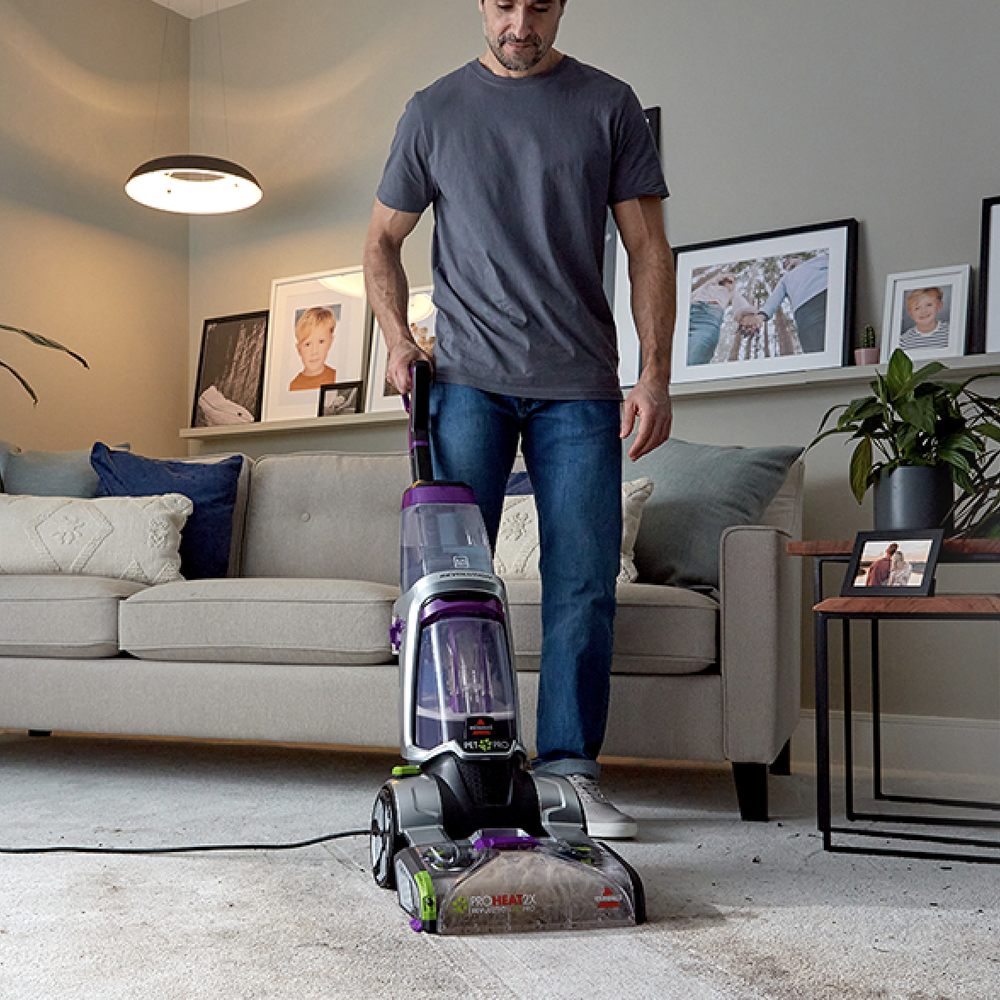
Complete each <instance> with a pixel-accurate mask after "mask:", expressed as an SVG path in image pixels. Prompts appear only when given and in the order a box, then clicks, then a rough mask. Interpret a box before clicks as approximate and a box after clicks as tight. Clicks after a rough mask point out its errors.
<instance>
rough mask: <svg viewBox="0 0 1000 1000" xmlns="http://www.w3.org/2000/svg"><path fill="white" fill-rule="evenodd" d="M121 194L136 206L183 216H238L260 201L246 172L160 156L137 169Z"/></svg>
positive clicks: (209, 161)
mask: <svg viewBox="0 0 1000 1000" xmlns="http://www.w3.org/2000/svg"><path fill="white" fill-rule="evenodd" d="M125 193H126V194H127V195H128V196H129V197H130V198H132V199H133V200H134V201H137V202H139V204H140V205H148V206H149V207H150V208H158V209H161V210H162V211H164V212H178V213H181V214H185V215H218V214H221V213H223V212H239V211H242V210H243V209H244V208H250V207H251V206H252V205H256V204H257V202H258V201H260V199H261V198H262V197H263V192H262V191H261V188H260V184H258V183H257V178H255V177H254V175H253V174H251V173H250V171H249V170H246V169H245V168H243V167H241V166H240V165H239V164H237V163H232V162H230V161H229V160H220V159H218V158H217V157H214V156H195V155H182V156H161V157H160V158H159V159H156V160H150V161H149V162H148V163H144V164H143V165H142V166H141V167H137V168H136V169H135V170H134V171H133V172H132V175H131V176H130V177H129V179H128V181H126V183H125Z"/></svg>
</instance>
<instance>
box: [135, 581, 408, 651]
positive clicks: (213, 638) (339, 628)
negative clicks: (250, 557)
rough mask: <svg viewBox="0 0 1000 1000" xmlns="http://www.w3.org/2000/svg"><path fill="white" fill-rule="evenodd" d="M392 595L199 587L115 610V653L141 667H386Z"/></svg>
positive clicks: (219, 584) (288, 584) (329, 584)
mask: <svg viewBox="0 0 1000 1000" xmlns="http://www.w3.org/2000/svg"><path fill="white" fill-rule="evenodd" d="M398 596H399V589H398V588H397V587H391V586H387V585H385V584H379V583H366V582H363V581H362V582H359V581H355V580H316V579H308V580H306V579H268V578H262V579H255V580H253V579H243V580H233V579H226V580H198V581H194V582H184V583H178V584H167V585H166V586H163V587H154V588H152V589H150V590H147V591H143V592H142V593H139V594H136V595H135V597H133V598H131V599H130V600H128V601H126V602H125V603H124V604H123V605H122V608H121V647H122V649H123V650H124V651H125V652H128V653H131V654H132V655H133V656H138V657H142V658H144V659H155V660H208V661H221V662H226V663H320V664H327V663H330V664H333V663H343V664H354V663H387V662H389V661H391V660H392V654H391V652H390V650H389V638H388V636H389V624H390V621H391V618H392V605H393V602H394V601H395V600H396V598H397V597H398Z"/></svg>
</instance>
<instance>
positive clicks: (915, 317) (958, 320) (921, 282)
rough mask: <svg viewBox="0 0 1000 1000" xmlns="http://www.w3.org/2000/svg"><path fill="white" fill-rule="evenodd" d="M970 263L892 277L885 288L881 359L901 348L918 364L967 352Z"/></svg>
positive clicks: (886, 359) (909, 272) (886, 358)
mask: <svg viewBox="0 0 1000 1000" xmlns="http://www.w3.org/2000/svg"><path fill="white" fill-rule="evenodd" d="M971 270H972V269H971V268H970V267H969V265H968V264H961V265H959V266H957V267H938V268H933V269H931V270H929V271H907V272H904V273H901V274H890V275H889V277H888V278H887V279H886V283H885V307H884V311H883V316H882V353H881V360H882V361H888V360H889V358H890V357H891V355H892V352H893V351H894V350H895V349H896V348H897V347H902V348H903V350H904V351H906V353H907V354H908V355H909V356H910V357H911V358H913V359H914V360H915V361H919V360H923V359H925V358H926V359H931V358H949V357H958V356H961V355H962V354H964V353H965V340H966V334H967V332H968V328H969V318H968V317H969V277H970V274H971Z"/></svg>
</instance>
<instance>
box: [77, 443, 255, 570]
mask: <svg viewBox="0 0 1000 1000" xmlns="http://www.w3.org/2000/svg"><path fill="white" fill-rule="evenodd" d="M90 464H91V465H92V466H93V469H94V471H95V472H96V473H97V478H98V479H100V481H101V485H100V488H99V491H98V494H97V495H98V496H104V497H148V496H155V495H157V494H160V493H182V494H183V495H184V496H186V497H187V498H188V499H189V500H191V502H192V503H193V504H194V513H193V514H192V515H191V516H190V517H189V518H188V521H187V524H185V525H184V530H183V532H182V534H181V575H182V576H184V577H185V579H188V580H203V579H206V578H208V577H216V576H225V575H226V571H227V569H228V568H229V546H230V542H231V541H232V536H233V510H234V508H235V506H236V487H237V484H238V483H239V479H240V470H241V469H242V468H243V459H242V457H241V456H239V455H233V456H231V457H230V458H225V459H223V460H222V461H220V462H213V463H211V464H203V463H196V462H171V461H166V460H163V459H158V458H144V457H143V456H142V455H133V454H131V453H130V452H127V451H112V450H111V449H110V448H109V447H108V446H107V445H106V444H102V443H101V442H100V441H98V442H97V443H96V444H95V445H94V447H93V448H92V449H91V452H90Z"/></svg>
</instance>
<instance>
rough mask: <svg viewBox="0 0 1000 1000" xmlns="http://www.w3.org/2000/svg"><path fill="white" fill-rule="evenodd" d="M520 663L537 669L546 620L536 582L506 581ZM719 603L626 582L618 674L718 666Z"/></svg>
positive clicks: (618, 627) (621, 591)
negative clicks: (543, 621)
mask: <svg viewBox="0 0 1000 1000" xmlns="http://www.w3.org/2000/svg"><path fill="white" fill-rule="evenodd" d="M507 596H508V600H509V602H510V616H511V627H512V628H513V631H514V648H515V651H516V653H517V665H518V668H519V669H521V670H537V669H538V658H539V656H540V655H541V648H542V618H541V607H540V605H539V600H540V598H541V585H540V583H539V581H537V580H510V581H509V582H508V583H507ZM718 617H719V605H718V604H717V603H716V602H715V601H713V600H712V599H711V598H710V597H706V596H705V595H704V594H699V593H696V592H695V591H692V590H682V589H681V588H679V587H662V586H653V585H651V584H643V583H624V584H619V586H618V614H617V616H616V618H615V643H614V664H613V667H612V671H613V672H614V673H619V674H696V673H701V672H702V671H704V670H708V669H713V668H714V667H715V666H716V664H717V662H718V657H717V655H716V634H717V623H718Z"/></svg>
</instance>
